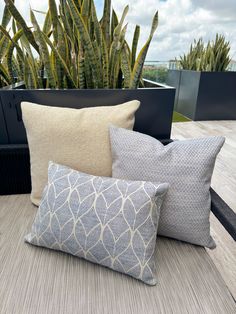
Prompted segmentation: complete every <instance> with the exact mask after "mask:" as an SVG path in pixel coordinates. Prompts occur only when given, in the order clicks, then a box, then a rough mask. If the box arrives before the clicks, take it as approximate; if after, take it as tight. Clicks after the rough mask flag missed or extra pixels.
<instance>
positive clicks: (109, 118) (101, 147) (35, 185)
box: [21, 100, 140, 205]
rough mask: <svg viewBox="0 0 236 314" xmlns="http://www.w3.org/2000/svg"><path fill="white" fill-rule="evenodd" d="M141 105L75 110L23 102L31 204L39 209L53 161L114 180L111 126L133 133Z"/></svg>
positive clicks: (132, 104) (135, 101) (137, 102)
mask: <svg viewBox="0 0 236 314" xmlns="http://www.w3.org/2000/svg"><path fill="white" fill-rule="evenodd" d="M139 105H140V102H139V101H137V100H133V101H129V102H127V103H124V104H121V105H116V106H104V107H91V108H83V109H71V108H61V107H51V106H42V105H38V104H33V103H29V102H22V103H21V108H22V116H23V121H24V125H25V128H26V133H27V139H28V144H29V150H30V163H31V181H32V191H31V201H32V202H33V203H34V204H35V205H39V202H40V200H41V196H42V192H43V188H44V186H45V185H46V183H47V169H48V162H49V161H50V160H53V161H54V162H56V163H60V164H64V165H67V166H68V167H71V168H73V169H76V170H79V171H82V172H85V173H89V174H92V175H96V176H108V177H109V176H111V173H112V171H111V169H112V158H111V150H110V141H109V133H108V127H109V124H111V123H112V124H114V125H116V126H119V127H122V128H127V129H132V128H133V125H134V114H135V112H136V110H137V109H138V108H139ZM71 184H72V183H71Z"/></svg>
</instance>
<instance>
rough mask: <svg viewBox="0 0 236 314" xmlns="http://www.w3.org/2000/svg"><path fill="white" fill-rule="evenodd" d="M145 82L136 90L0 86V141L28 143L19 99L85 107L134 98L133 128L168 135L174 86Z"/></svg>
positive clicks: (106, 104)
mask: <svg viewBox="0 0 236 314" xmlns="http://www.w3.org/2000/svg"><path fill="white" fill-rule="evenodd" d="M148 86H151V87H148V88H140V89H135V90H130V89H113V90H111V89H106V90H105V89H93V90H86V89H84V90H82V89H81V90H80V89H67V90H26V89H8V90H6V89H0V145H1V144H2V145H3V144H5V145H6V144H27V139H26V133H25V128H24V124H23V122H22V117H21V107H20V104H21V102H22V101H29V102H33V103H38V104H42V105H48V106H57V107H69V108H84V107H93V106H109V105H117V104H121V103H123V102H126V101H130V100H134V99H137V100H139V101H140V102H141V106H140V108H139V110H138V111H137V114H136V119H135V126H134V129H135V130H139V132H142V133H146V134H149V135H151V136H153V137H155V138H158V139H169V138H170V132H171V123H172V114H173V106H174V98H175V89H174V88H172V87H163V86H161V87H160V86H159V85H157V84H155V83H153V82H148ZM153 86H154V87H153ZM98 119H99V117H98ZM64 123H66V121H64Z"/></svg>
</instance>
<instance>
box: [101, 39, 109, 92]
mask: <svg viewBox="0 0 236 314" xmlns="http://www.w3.org/2000/svg"><path fill="white" fill-rule="evenodd" d="M102 69H103V71H102V73H103V88H109V61H108V48H107V45H106V41H105V38H104V36H102Z"/></svg>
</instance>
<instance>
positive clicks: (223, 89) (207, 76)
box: [168, 34, 236, 120]
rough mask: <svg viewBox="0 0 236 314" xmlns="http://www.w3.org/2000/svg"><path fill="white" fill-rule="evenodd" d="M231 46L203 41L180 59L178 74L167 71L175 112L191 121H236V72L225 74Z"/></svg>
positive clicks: (221, 39)
mask: <svg viewBox="0 0 236 314" xmlns="http://www.w3.org/2000/svg"><path fill="white" fill-rule="evenodd" d="M229 52H230V45H229V42H227V41H226V40H225V38H224V36H221V35H218V34H217V35H216V38H215V40H214V41H213V42H208V44H207V45H206V46H205V45H204V43H203V41H202V39H200V40H198V41H197V42H196V41H195V42H194V44H193V45H191V47H190V50H189V52H188V53H187V54H186V55H184V56H183V57H180V61H179V62H178V63H177V65H178V67H179V68H180V69H179V70H178V69H177V70H169V73H168V84H169V85H171V86H175V87H176V98H175V110H176V111H178V112H180V113H181V114H183V115H185V116H187V117H189V118H190V119H192V120H235V119H236V105H235V99H236V89H235V86H236V72H231V71H227V69H228V67H229V63H230V61H231V60H230V57H229Z"/></svg>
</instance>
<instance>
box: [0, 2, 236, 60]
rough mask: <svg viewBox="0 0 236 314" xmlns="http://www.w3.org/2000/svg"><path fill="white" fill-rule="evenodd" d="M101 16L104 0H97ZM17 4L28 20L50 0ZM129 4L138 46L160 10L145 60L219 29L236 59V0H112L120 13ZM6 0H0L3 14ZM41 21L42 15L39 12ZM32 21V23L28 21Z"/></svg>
mask: <svg viewBox="0 0 236 314" xmlns="http://www.w3.org/2000/svg"><path fill="white" fill-rule="evenodd" d="M94 1H95V5H96V8H97V11H98V16H101V14H102V9H103V0H94ZM15 3H16V6H17V8H18V9H19V11H20V12H21V13H22V15H23V16H24V18H25V19H26V20H27V21H28V23H29V7H30V6H31V7H32V8H33V9H37V10H42V11H46V9H47V7H48V1H47V0H40V1H38V0H15ZM127 4H128V5H129V13H128V15H127V17H126V23H128V30H127V40H128V42H129V43H131V40H132V36H133V31H134V28H135V25H136V24H138V25H140V27H141V32H140V40H139V46H138V48H139V49H141V47H142V46H143V45H144V43H145V41H146V40H147V38H148V35H149V31H150V27H151V21H152V17H153V15H154V13H155V11H156V10H158V12H159V26H158V28H157V30H156V33H155V36H154V37H153V41H152V43H151V46H150V48H149V52H148V55H147V58H146V60H150V61H153V60H159V61H167V60H170V59H175V57H176V58H178V57H179V56H180V55H182V54H183V53H186V52H187V51H188V48H189V46H190V44H191V42H192V41H193V40H194V39H198V38H199V37H202V38H203V40H204V41H205V42H207V41H208V40H213V39H214V38H215V35H216V33H217V32H218V33H220V34H223V35H225V37H226V39H227V40H228V41H230V43H231V58H232V59H234V60H236V0H136V1H132V0H113V1H112V6H113V8H114V9H115V11H116V12H117V14H118V16H119V17H120V16H121V13H122V11H123V8H124V7H125V6H126V5H127ZM3 8H4V0H0V18H1V17H2V12H3ZM37 18H38V19H39V21H40V18H42V17H40V15H39V14H38V15H37ZM29 25H30V23H29Z"/></svg>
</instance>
